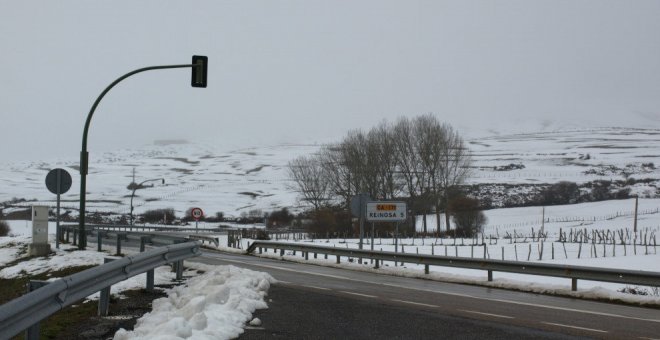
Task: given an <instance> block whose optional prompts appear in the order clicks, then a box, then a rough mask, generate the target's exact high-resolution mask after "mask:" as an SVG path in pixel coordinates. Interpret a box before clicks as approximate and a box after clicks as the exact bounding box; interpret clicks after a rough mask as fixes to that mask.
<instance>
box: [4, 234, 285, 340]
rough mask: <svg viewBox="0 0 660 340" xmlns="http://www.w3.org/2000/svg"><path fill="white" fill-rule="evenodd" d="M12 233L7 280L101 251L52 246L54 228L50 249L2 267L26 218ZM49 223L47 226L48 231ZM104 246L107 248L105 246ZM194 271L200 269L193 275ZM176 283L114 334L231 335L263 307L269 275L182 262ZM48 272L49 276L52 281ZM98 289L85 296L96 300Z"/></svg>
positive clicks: (137, 281)
mask: <svg viewBox="0 0 660 340" xmlns="http://www.w3.org/2000/svg"><path fill="white" fill-rule="evenodd" d="M9 224H10V227H11V231H12V235H13V236H8V237H0V268H2V269H1V270H0V278H4V279H10V278H15V277H19V276H25V275H36V274H40V273H46V272H51V271H57V270H60V269H64V268H68V267H76V266H83V265H100V264H103V259H104V258H105V257H108V254H107V253H99V252H96V251H90V250H87V251H67V249H70V248H72V246H70V245H66V244H62V245H60V249H55V245H54V233H53V234H51V235H50V241H51V242H50V243H51V248H52V249H53V250H54V254H52V255H50V256H47V257H38V258H32V259H30V260H27V261H23V262H18V263H17V264H14V265H11V266H8V264H9V263H10V262H12V261H15V260H17V259H19V258H21V257H23V256H25V254H24V253H22V251H21V250H24V249H25V247H26V246H27V244H28V243H30V242H31V236H30V235H31V223H30V222H27V223H26V222H25V221H9ZM53 228H54V224H52V223H51V225H49V230H53V231H54V229H53ZM108 250H109V249H108ZM199 272H203V273H202V274H199ZM175 276H176V274H175V273H173V272H172V271H171V270H170V268H169V267H167V266H163V267H158V268H156V270H155V271H154V283H155V284H156V285H160V284H172V283H173V282H174V279H175ZM184 277H190V278H189V279H187V280H186V281H185V282H184V283H183V284H182V285H179V286H175V287H174V288H171V289H166V290H165V293H167V297H164V298H160V299H157V300H154V302H153V308H152V311H151V312H150V313H147V314H145V315H144V316H142V317H141V318H140V319H139V320H138V322H137V324H136V326H135V328H134V330H133V331H126V330H124V329H121V330H119V331H118V332H117V333H116V334H115V339H122V340H124V339H144V338H157V337H163V336H167V338H168V339H186V338H195V339H205V338H207V339H231V338H236V337H237V336H238V335H240V334H241V333H242V332H243V327H245V325H246V323H247V322H250V321H251V320H252V313H254V311H255V310H256V309H262V308H267V305H266V302H265V300H264V297H265V296H266V294H267V292H268V288H269V287H270V284H271V283H274V282H275V280H274V279H273V278H272V277H271V276H270V275H268V274H266V273H261V272H255V271H251V270H248V269H242V268H237V267H234V266H209V265H202V264H197V263H188V262H187V263H186V271H185V272H184ZM57 279H58V278H56V277H52V278H50V279H49V280H57ZM145 282H146V274H140V275H136V276H133V277H131V278H129V279H127V280H124V281H122V282H120V283H117V284H115V285H113V286H112V288H111V293H112V294H115V295H118V296H120V297H121V293H122V292H124V291H127V290H134V289H140V288H143V287H144V285H145ZM98 298H99V293H95V294H92V295H90V296H88V297H87V298H86V302H88V301H91V300H97V299H98Z"/></svg>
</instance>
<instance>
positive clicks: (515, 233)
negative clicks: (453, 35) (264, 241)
mask: <svg viewBox="0 0 660 340" xmlns="http://www.w3.org/2000/svg"><path fill="white" fill-rule="evenodd" d="M659 141H660V130H651V129H617V128H608V129H588V130H587V129H581V130H571V131H560V132H544V133H534V134H532V133H530V134H517V135H505V136H492V137H488V138H479V139H473V140H470V141H469V145H470V149H471V153H472V155H473V156H472V157H473V160H474V164H473V165H474V169H473V171H472V174H471V177H470V178H469V179H468V182H469V183H477V184H480V183H484V184H502V185H503V187H502V188H503V189H502V190H509V189H506V188H508V187H510V186H512V185H514V186H515V185H523V186H520V188H523V189H520V190H523V191H524V190H525V189H524V185H527V184H538V183H556V182H559V181H572V182H576V183H584V182H588V181H593V180H621V179H626V178H635V179H649V181H647V182H645V183H640V182H639V181H638V182H637V183H636V184H634V185H632V186H631V193H632V194H635V195H638V196H639V197H640V200H639V207H638V213H639V217H638V221H637V230H638V232H637V233H635V232H633V223H634V221H633V216H634V209H635V201H634V200H633V199H627V200H612V201H603V202H593V203H583V204H575V205H564V206H551V207H545V208H542V207H526V208H508V209H492V210H487V211H485V214H486V216H487V218H488V222H487V225H486V227H485V228H484V232H483V238H482V237H480V238H478V239H458V240H453V239H441V238H435V237H427V238H418V237H415V238H413V237H411V235H407V237H404V238H401V239H400V240H399V245H400V246H399V248H398V249H396V250H397V251H402V252H406V253H420V254H435V255H447V256H461V257H474V258H484V257H485V258H491V259H505V260H512V261H532V262H543V263H557V264H563V263H566V264H572V265H579V266H594V267H604V268H621V269H633V270H644V271H653V272H660V257H659V256H658V254H657V251H658V249H657V244H656V242H657V240H656V238H657V237H656V235H657V234H658V233H659V232H660V198H657V197H660V195H658V189H657V182H656V180H660V169H656V167H655V164H653V162H654V161H655V159H657V158H658V157H660V143H658V142H659ZM319 147H320V145H280V146H273V147H260V148H246V149H241V150H222V149H219V148H217V147H214V146H210V145H199V144H175V145H153V146H148V147H144V148H142V149H139V150H121V151H117V152H111V153H104V154H98V155H96V154H93V153H92V156H91V160H90V174H89V176H88V195H87V199H88V202H87V204H88V209H89V210H90V211H91V212H94V211H102V212H114V213H116V214H127V213H128V211H129V200H130V191H129V190H128V189H127V188H126V187H127V185H128V184H129V183H130V182H131V181H132V175H133V169H134V168H135V171H136V177H135V181H136V182H141V181H143V180H146V179H155V178H164V179H165V185H161V184H160V183H159V182H155V183H157V184H156V185H154V186H153V187H148V188H145V189H140V190H138V191H137V192H136V197H135V201H134V205H135V207H136V213H138V214H139V213H141V212H144V211H146V210H149V209H157V208H173V209H175V211H176V213H177V214H178V215H179V216H181V215H183V213H184V212H185V211H186V210H187V209H189V208H190V207H193V206H197V207H201V208H202V209H203V210H204V211H205V212H206V214H207V215H214V214H215V212H223V213H225V215H227V216H239V215H240V214H241V213H245V212H248V211H250V210H253V209H261V210H263V211H270V210H274V209H279V208H281V207H293V209H292V210H294V211H295V210H296V207H297V202H296V193H295V192H294V191H293V190H292V189H291V188H290V183H289V181H288V179H287V176H286V163H287V162H288V161H289V160H291V159H293V158H295V157H297V156H299V155H303V154H310V153H313V152H316V151H317V150H318V149H319ZM77 163H78V160H71V159H69V160H51V161H43V162H21V163H16V162H14V163H3V164H0V201H8V200H10V199H12V198H25V199H29V200H31V199H34V201H32V202H25V203H21V204H19V205H20V206H24V207H28V206H30V205H33V204H34V205H48V206H51V207H54V206H55V201H54V200H55V196H54V195H52V194H51V193H49V192H48V191H47V190H46V188H45V185H44V178H45V176H46V173H47V172H48V171H49V170H50V169H52V168H56V167H61V168H65V169H67V170H68V171H69V172H70V173H71V174H72V176H73V186H72V189H71V190H70V191H69V192H68V193H67V194H65V195H63V197H62V198H63V203H62V205H63V211H64V212H65V213H68V214H70V215H71V216H76V215H77V210H76V209H77V201H78V191H77V188H78V185H79V184H78V178H79V177H78V174H77V165H78V164H77ZM512 164H513V165H514V166H510V165H512ZM17 174H20V175H17ZM511 190H513V189H511ZM11 211H12V209H5V211H4V212H5V213H9V212H11ZM426 217H427V218H426V221H427V229H426V230H427V231H428V232H430V233H433V232H434V231H435V230H436V228H437V225H436V222H435V218H436V217H435V216H434V215H428V216H426ZM440 217H441V218H440V220H441V223H440V225H439V228H440V230H444V229H445V228H446V227H445V226H444V223H443V222H442V221H444V217H443V216H442V215H441V216H440ZM10 222H11V228H12V235H13V236H12V237H4V238H0V264H2V263H8V262H11V261H13V260H14V259H16V258H17V257H18V256H22V255H21V251H22V250H21V247H22V246H21V245H24V244H26V243H27V242H29V241H30V240H29V238H30V237H29V235H30V234H29V230H30V228H31V223H30V222H28V221H10ZM215 226H216V225H212V224H200V228H206V227H215ZM416 229H417V230H418V231H422V230H423V223H422V218H421V217H418V218H417V220H416ZM369 230H370V227H369V226H367V228H366V231H367V232H368V231H369ZM539 231H542V232H543V234H542V236H541V237H539ZM49 233H50V234H51V237H50V238H51V241H54V233H55V228H54V223H51V225H50V226H49ZM383 234H384V232H380V231H378V230H376V236H375V239H374V244H373V248H374V249H376V250H386V251H394V250H395V249H394V245H393V243H394V242H393V239H391V238H385V237H382V236H384V235H383ZM205 235H208V233H205ZM215 236H217V237H218V238H220V244H221V246H220V248H221V249H224V250H230V249H228V248H227V247H226V244H227V235H226V234H218V235H215ZM381 237H382V238H381ZM585 237H586V238H588V239H585ZM289 241H291V242H305V243H315V244H319V245H324V246H329V247H349V248H357V247H358V240H356V239H315V240H309V239H303V240H295V241H294V240H293V239H289ZM561 241H565V242H561ZM580 241H581V242H580ZM240 242H241V245H240V247H241V248H242V249H246V248H247V246H248V243H249V242H253V240H250V239H242V240H241V241H240ZM365 242H366V243H365V248H367V249H369V248H371V247H372V244H370V238H369V237H366V238H365ZM65 247H66V246H63V248H62V249H61V250H59V251H56V253H55V255H53V256H51V257H49V258H48V259H33V260H30V261H26V262H22V263H21V264H19V265H18V266H17V267H16V268H14V267H9V268H4V269H2V271H0V276H1V277H12V276H15V275H23V274H25V273H38V272H39V271H43V270H53V269H57V268H60V266H66V265H79V264H81V263H85V264H90V263H92V264H100V263H102V261H103V256H104V255H103V254H98V253H96V252H66V251H64V249H65ZM53 248H54V247H53ZM231 251H237V250H233V249H232V250H231ZM262 256H268V257H275V258H279V254H273V253H269V254H264V255H262ZM284 258H285V259H287V260H291V261H301V262H304V261H305V260H304V258H302V257H301V256H300V254H296V255H294V254H293V253H291V252H289V253H287V254H285V255H284ZM352 260H353V261H349V259H343V260H342V263H341V264H340V265H336V264H335V263H334V262H335V259H334V258H331V259H328V260H325V259H323V257H322V256H319V257H318V259H312V258H310V260H309V262H312V263H318V264H322V265H328V266H340V267H345V268H350V269H353V270H365V271H378V272H387V273H389V274H392V275H402V276H411V277H425V278H432V279H435V280H440V281H451V282H467V283H474V284H481V285H486V286H492V287H508V288H514V289H520V290H525V291H533V292H549V293H556V294H562V295H569V296H579V297H596V298H603V299H618V300H624V301H630V302H640V303H646V304H660V297H659V295H658V287H638V288H641V290H642V291H645V292H647V293H648V295H645V296H644V295H632V294H626V293H622V292H620V291H621V290H623V289H625V288H629V287H626V286H625V285H621V284H613V283H602V282H590V281H580V282H579V285H578V286H579V290H578V291H577V292H572V291H571V287H570V280H567V279H561V278H550V277H542V276H531V275H519V274H508V273H499V272H497V273H495V275H494V281H493V282H488V281H487V278H486V273H485V272H483V271H478V270H465V269H459V268H444V267H431V273H430V274H428V275H426V274H424V268H423V266H419V265H414V264H405V265H403V266H402V265H401V264H395V263H391V262H390V263H388V262H385V263H384V264H383V266H382V267H381V268H380V269H373V268H372V267H373V264H372V263H363V264H358V263H357V261H354V260H355V259H352ZM200 269H201V268H200ZM203 269H204V271H206V272H207V274H203V275H201V276H197V277H195V278H193V279H191V280H190V281H189V282H188V285H189V286H190V287H191V289H188V290H177V289H176V288H175V289H173V290H171V291H170V292H169V294H170V296H169V297H168V298H166V299H165V300H164V301H161V302H159V303H158V304H154V312H153V313H151V314H150V316H148V317H147V316H145V319H144V320H142V321H140V322H139V324H138V327H137V328H136V329H135V330H134V331H133V332H120V333H118V335H117V338H119V339H126V338H131V337H137V338H140V337H141V338H144V337H153V336H157V335H161V334H167V335H171V334H174V333H175V332H181V334H180V335H181V336H188V335H191V334H192V335H199V336H201V337H203V336H204V335H205V334H207V333H206V332H210V331H211V329H212V328H211V327H215V326H216V325H219V324H222V322H227V325H229V324H231V326H223V329H225V330H227V333H226V335H227V336H229V337H230V336H236V335H237V334H238V333H236V332H240V327H242V326H243V325H244V324H245V322H246V321H249V318H250V314H251V313H252V311H254V308H262V307H264V306H265V305H264V304H263V295H264V294H265V290H266V289H267V286H268V284H269V283H272V282H273V279H272V278H270V277H269V276H267V275H265V276H264V275H263V274H260V273H255V272H250V271H243V270H239V269H238V268H231V267H230V268H216V269H212V268H203ZM194 273H195V271H190V272H188V273H187V275H194ZM172 278H173V274H172V273H170V272H169V270H167V269H159V270H157V274H156V280H157V281H156V282H157V283H159V282H169V281H171V279H172ZM144 281H145V279H144V278H143V277H141V276H137V277H134V278H133V279H130V280H127V281H125V282H124V283H122V284H121V285H116V286H113V293H120V292H121V290H122V289H132V288H138V287H141V286H142V284H143V283H144ZM211 284H214V285H215V284H217V286H213V287H210V286H208V285H211ZM238 287H241V288H238ZM184 291H186V292H190V293H191V295H185V294H184ZM207 293H208V294H210V295H211V296H212V297H213V298H212V299H207V298H205V296H206V295H205V294H207ZM232 294H236V295H232ZM91 298H93V297H91ZM203 301H204V302H203ZM230 310H232V311H233V312H230ZM236 311H238V313H234V312H236ZM232 313H234V314H232ZM168 320H169V321H168ZM219 320H224V321H219ZM222 325H224V324H222ZM175 330H176V331H175ZM159 332H165V333H159ZM213 334H214V336H217V333H213Z"/></svg>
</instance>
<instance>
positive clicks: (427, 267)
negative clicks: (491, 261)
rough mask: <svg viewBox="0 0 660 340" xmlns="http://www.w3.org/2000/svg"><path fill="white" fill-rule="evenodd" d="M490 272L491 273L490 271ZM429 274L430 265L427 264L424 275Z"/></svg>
mask: <svg viewBox="0 0 660 340" xmlns="http://www.w3.org/2000/svg"><path fill="white" fill-rule="evenodd" d="M488 272H489V273H490V270H489V271H488ZM428 273H429V265H428V264H425V265H424V274H428Z"/></svg>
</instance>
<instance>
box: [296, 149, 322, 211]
mask: <svg viewBox="0 0 660 340" xmlns="http://www.w3.org/2000/svg"><path fill="white" fill-rule="evenodd" d="M288 172H289V178H291V180H293V182H294V183H295V186H296V188H295V189H297V191H298V192H299V193H300V195H301V197H302V199H301V200H303V201H305V202H307V203H309V204H311V205H312V206H313V207H314V210H318V209H319V208H320V207H322V206H323V205H325V204H326V203H327V201H328V200H329V199H330V182H329V180H328V178H327V172H326V171H325V167H324V166H323V164H322V163H321V160H320V159H319V157H316V156H313V157H308V156H301V157H298V158H296V159H294V160H292V161H290V162H289V164H288Z"/></svg>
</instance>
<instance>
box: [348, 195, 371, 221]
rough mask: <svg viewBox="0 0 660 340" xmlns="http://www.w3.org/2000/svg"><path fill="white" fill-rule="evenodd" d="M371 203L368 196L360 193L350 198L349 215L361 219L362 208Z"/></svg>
mask: <svg viewBox="0 0 660 340" xmlns="http://www.w3.org/2000/svg"><path fill="white" fill-rule="evenodd" d="M369 201H371V197H369V194H365V193H361V194H357V195H355V196H353V197H351V214H353V216H355V217H362V214H364V206H365V205H366V204H367V202H369Z"/></svg>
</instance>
